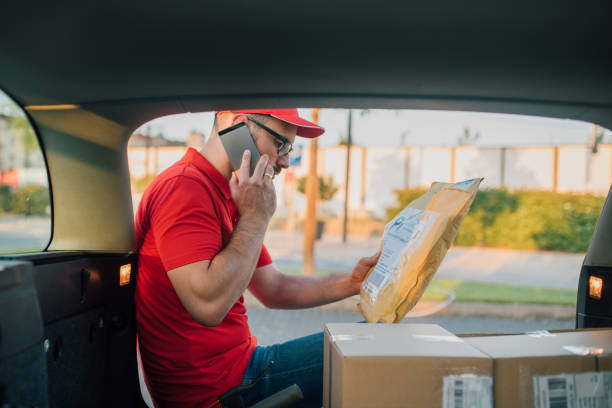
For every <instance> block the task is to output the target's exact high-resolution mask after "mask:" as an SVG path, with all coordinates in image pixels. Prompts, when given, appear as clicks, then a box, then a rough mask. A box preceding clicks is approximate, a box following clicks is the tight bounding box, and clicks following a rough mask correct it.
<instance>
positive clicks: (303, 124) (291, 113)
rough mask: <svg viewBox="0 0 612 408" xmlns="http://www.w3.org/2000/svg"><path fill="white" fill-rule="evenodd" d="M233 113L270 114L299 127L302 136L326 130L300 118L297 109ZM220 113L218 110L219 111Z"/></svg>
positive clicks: (313, 134)
mask: <svg viewBox="0 0 612 408" xmlns="http://www.w3.org/2000/svg"><path fill="white" fill-rule="evenodd" d="M230 112H233V113H258V114H260V115H270V116H272V117H273V118H276V119H278V120H282V121H283V122H286V123H289V124H290V125H295V126H297V127H298V130H297V135H298V136H302V137H308V138H313V137H318V136H321V135H322V134H323V132H325V129H324V128H322V127H321V126H318V125H315V124H314V123H312V122H309V121H307V120H306V119H303V118H300V116H299V114H298V110H297V109H246V110H231V111H230ZM217 113H218V112H217Z"/></svg>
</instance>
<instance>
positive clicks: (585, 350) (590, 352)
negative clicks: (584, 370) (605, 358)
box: [563, 346, 606, 356]
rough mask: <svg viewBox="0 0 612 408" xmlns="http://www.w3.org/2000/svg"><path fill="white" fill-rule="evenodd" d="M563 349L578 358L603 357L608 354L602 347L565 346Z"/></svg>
mask: <svg viewBox="0 0 612 408" xmlns="http://www.w3.org/2000/svg"><path fill="white" fill-rule="evenodd" d="M563 348H564V349H565V350H567V351H569V352H570V353H574V354H576V355H578V356H601V355H603V354H604V353H605V352H606V351H605V350H604V349H603V348H601V347H585V346H563Z"/></svg>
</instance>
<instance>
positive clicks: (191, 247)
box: [151, 176, 223, 271]
mask: <svg viewBox="0 0 612 408" xmlns="http://www.w3.org/2000/svg"><path fill="white" fill-rule="evenodd" d="M158 188H159V191H158V192H157V199H156V201H155V203H153V205H154V208H153V211H152V213H151V214H152V218H151V230H152V232H153V236H154V237H155V242H156V244H157V249H158V252H159V257H160V259H161V261H162V263H163V265H164V268H165V269H166V270H167V271H168V270H171V269H174V268H178V267H179V266H183V265H187V264H190V263H193V262H197V261H203V260H210V259H213V258H214V256H215V255H216V254H217V253H218V252H219V251H220V250H221V247H222V245H223V243H222V235H221V220H220V219H219V218H218V217H217V213H216V211H215V206H214V204H213V199H212V197H211V196H210V192H209V191H208V190H207V189H206V187H204V186H203V185H202V184H201V183H200V182H198V181H196V180H194V179H192V178H190V177H185V176H178V177H174V178H172V179H170V180H168V181H167V182H165V183H163V184H162V185H160V186H159V187H158Z"/></svg>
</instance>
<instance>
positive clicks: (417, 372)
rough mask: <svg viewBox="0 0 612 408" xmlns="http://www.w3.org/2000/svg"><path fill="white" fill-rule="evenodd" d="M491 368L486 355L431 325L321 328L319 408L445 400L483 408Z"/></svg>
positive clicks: (487, 400)
mask: <svg viewBox="0 0 612 408" xmlns="http://www.w3.org/2000/svg"><path fill="white" fill-rule="evenodd" d="M492 370H493V364H492V360H491V359H490V358H489V357H488V356H486V355H485V354H484V353H482V352H480V351H478V350H476V349H475V348H474V347H472V346H470V345H468V344H466V343H465V342H464V341H463V340H461V339H459V338H458V337H456V336H454V335H453V334H452V333H449V332H448V331H446V330H444V329H443V328H441V327H440V326H437V325H430V324H362V323H332V324H327V325H326V326H325V343H324V366H323V406H324V407H325V408H341V407H351V408H360V407H418V408H421V407H443V400H444V399H446V401H447V403H446V405H445V406H446V407H453V406H455V405H454V401H455V399H458V400H461V401H459V402H458V404H459V403H463V402H466V403H465V404H464V406H473V407H478V408H485V407H487V408H488V407H491V404H492V377H491V374H492ZM468 399H469V401H470V403H469V404H468V403H467V402H468ZM471 401H474V402H473V403H471Z"/></svg>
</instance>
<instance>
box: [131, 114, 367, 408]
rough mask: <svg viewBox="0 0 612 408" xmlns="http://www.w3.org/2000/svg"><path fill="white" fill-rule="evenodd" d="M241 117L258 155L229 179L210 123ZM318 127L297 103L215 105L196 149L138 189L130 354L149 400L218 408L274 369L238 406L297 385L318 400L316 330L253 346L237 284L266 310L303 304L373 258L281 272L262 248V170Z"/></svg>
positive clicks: (353, 278) (274, 167)
mask: <svg viewBox="0 0 612 408" xmlns="http://www.w3.org/2000/svg"><path fill="white" fill-rule="evenodd" d="M239 122H246V124H247V126H248V128H249V130H250V132H251V134H252V135H253V138H254V140H255V143H256V145H257V148H258V150H259V152H260V153H261V155H262V157H261V159H260V160H259V162H258V163H257V166H256V167H255V169H254V171H253V174H252V176H249V169H248V166H249V160H250V157H249V153H248V152H245V154H244V156H243V160H242V165H241V168H240V172H239V176H236V173H235V172H234V171H233V170H234V169H233V168H232V165H231V162H230V160H229V157H228V156H227V153H226V152H225V149H224V148H223V145H222V144H221V141H220V139H219V136H218V134H217V133H218V130H220V129H225V128H227V127H229V126H232V125H234V124H237V123H239ZM323 132H324V129H323V128H321V127H319V126H317V125H315V124H313V123H310V122H308V121H306V120H304V119H302V118H300V117H299V116H298V112H297V109H268V110H243V111H224V112H217V114H216V118H215V125H214V126H213V130H212V132H211V136H210V138H209V139H208V141H207V142H206V144H205V146H204V147H203V148H202V150H201V151H200V152H198V151H196V150H194V149H189V150H188V151H187V153H186V154H185V156H184V157H183V158H182V159H181V160H180V161H178V162H177V163H175V164H174V165H172V166H171V167H170V168H168V169H167V170H166V171H164V172H163V173H161V174H160V175H159V176H158V177H157V178H156V179H155V180H153V182H152V183H151V184H150V185H149V187H148V188H147V190H146V191H145V193H144V195H143V197H142V200H141V202H140V205H139V208H138V212H137V215H136V238H137V243H138V280H137V286H136V318H137V324H138V336H139V342H140V351H141V356H142V361H143V366H144V371H145V374H146V376H147V381H148V385H149V387H150V391H151V395H152V397H153V400H154V401H155V403H156V405H157V406H158V407H163V406H173V407H202V408H207V407H212V406H218V403H217V400H218V398H219V396H220V395H221V394H223V393H225V392H226V391H228V390H229V389H231V388H233V387H235V386H237V385H239V384H240V383H244V382H248V381H251V380H252V379H253V378H255V377H256V376H257V375H258V374H259V373H260V372H261V371H263V369H264V368H265V367H266V366H267V365H268V364H269V362H270V361H272V360H273V361H275V363H276V364H275V365H274V367H273V368H272V370H270V372H269V373H268V374H267V375H266V377H265V378H264V379H263V380H262V381H261V382H260V383H258V384H257V386H256V387H255V388H254V389H253V390H252V391H250V392H249V393H248V394H247V395H245V398H246V401H247V403H248V404H251V403H253V402H254V401H256V400H259V399H261V398H264V397H265V396H267V395H270V394H272V393H274V392H276V391H278V390H280V389H282V388H284V387H286V386H288V385H291V384H293V383H297V384H298V385H300V387H301V388H302V391H303V392H304V395H305V400H304V405H303V406H318V407H320V406H321V387H322V364H323V351H322V350H323V338H322V334H321V333H318V334H316V335H312V336H307V337H304V338H301V339H296V340H294V341H291V342H287V343H284V344H280V345H275V346H269V347H261V346H257V339H256V338H255V337H253V336H252V335H251V333H250V331H249V326H248V322H247V316H246V308H245V306H244V304H243V296H242V295H243V292H244V291H245V290H246V289H247V288H249V290H250V291H251V292H252V293H253V294H254V295H255V296H256V297H257V298H258V299H259V300H260V301H261V302H262V303H263V304H264V305H266V306H268V307H274V308H303V307H312V306H316V305H321V304H324V303H329V302H333V301H336V300H339V299H342V298H345V297H347V296H351V295H354V294H356V293H359V288H360V285H361V282H362V281H363V279H364V276H365V275H366V273H367V271H368V270H369V269H370V267H371V266H372V265H374V264H375V263H376V260H377V256H373V257H370V258H363V259H361V260H360V261H359V262H358V263H357V265H356V266H355V268H354V269H353V270H352V271H350V272H346V273H339V274H332V275H328V276H324V277H306V276H295V275H285V274H283V273H281V272H279V271H278V269H276V267H275V266H274V265H273V264H272V259H271V258H270V255H269V254H268V251H267V250H266V248H265V246H263V239H264V234H265V231H266V229H267V226H268V223H269V221H270V218H271V217H272V215H273V213H274V211H275V209H276V194H275V191H274V185H273V184H272V178H273V177H274V175H276V174H278V173H280V171H281V170H282V169H284V168H287V167H288V166H289V155H288V153H289V151H290V150H291V145H292V143H293V141H294V140H295V137H296V136H303V137H317V136H319V135H321V134H322V133H323Z"/></svg>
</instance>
